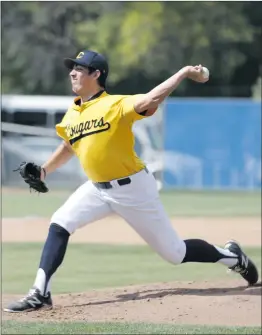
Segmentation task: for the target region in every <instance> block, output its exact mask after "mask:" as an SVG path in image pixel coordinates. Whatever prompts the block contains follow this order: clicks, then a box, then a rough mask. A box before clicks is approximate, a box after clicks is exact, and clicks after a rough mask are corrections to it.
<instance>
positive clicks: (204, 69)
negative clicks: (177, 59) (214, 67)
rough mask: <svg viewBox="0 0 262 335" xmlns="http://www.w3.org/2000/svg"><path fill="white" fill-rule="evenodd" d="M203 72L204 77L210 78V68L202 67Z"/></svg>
mask: <svg viewBox="0 0 262 335" xmlns="http://www.w3.org/2000/svg"><path fill="white" fill-rule="evenodd" d="M201 72H202V74H203V77H204V78H205V79H206V78H209V70H208V68H206V67H204V66H203V67H202V71H201Z"/></svg>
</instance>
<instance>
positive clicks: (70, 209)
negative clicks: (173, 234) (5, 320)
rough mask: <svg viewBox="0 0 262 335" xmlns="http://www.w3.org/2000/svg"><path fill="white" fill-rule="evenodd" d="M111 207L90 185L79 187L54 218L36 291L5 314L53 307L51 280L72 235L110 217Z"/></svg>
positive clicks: (34, 289)
mask: <svg viewBox="0 0 262 335" xmlns="http://www.w3.org/2000/svg"><path fill="white" fill-rule="evenodd" d="M110 212H111V208H110V206H109V205H108V204H107V203H106V202H105V201H104V200H103V199H102V198H101V197H100V193H99V191H98V190H97V189H96V188H95V187H94V186H93V184H92V183H91V182H89V181H88V182H86V183H85V184H83V185H82V186H80V187H79V188H78V189H77V190H76V191H75V192H74V193H73V194H72V195H71V196H70V197H69V198H68V200H67V201H66V202H65V204H64V205H63V206H62V207H60V208H59V209H58V211H57V212H56V213H55V214H54V215H53V216H52V219H51V225H50V228H49V232H48V236H47V239H46V242H45V244H44V248H43V252H42V256H41V260H40V265H39V269H38V271H37V275H36V279H35V283H34V286H33V288H32V289H31V290H30V291H29V293H28V295H26V296H25V297H24V298H23V299H21V300H19V301H16V302H13V303H11V304H10V305H9V306H8V307H7V308H5V309H4V311H6V312H24V311H26V312H27V311H30V310H36V309H39V308H43V307H49V308H50V307H52V300H51V294H50V280H51V277H52V275H53V274H54V273H55V272H56V270H57V269H58V267H59V266H60V265H61V263H62V262H63V259H64V256H65V253H66V249H67V244H68V240H69V237H70V235H71V234H72V233H73V232H74V231H75V230H76V229H78V228H80V227H83V226H84V225H86V224H88V223H91V222H94V221H97V220H99V219H102V218H103V217H106V216H107V215H108V214H110Z"/></svg>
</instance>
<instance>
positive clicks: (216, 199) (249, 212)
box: [2, 190, 261, 217]
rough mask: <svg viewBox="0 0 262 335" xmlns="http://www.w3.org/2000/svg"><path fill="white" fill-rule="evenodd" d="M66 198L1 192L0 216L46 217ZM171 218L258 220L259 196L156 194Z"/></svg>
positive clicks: (60, 194)
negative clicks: (203, 217) (0, 212)
mask: <svg viewBox="0 0 262 335" xmlns="http://www.w3.org/2000/svg"><path fill="white" fill-rule="evenodd" d="M69 195H70V192H69V191H66V192H62V191H60V192H56V191H52V190H51V192H50V193H47V194H40V195H37V194H36V193H29V191H27V190H24V191H22V192H19V193H15V192H11V191H10V190H9V191H5V190H4V191H3V193H2V216H3V217H25V216H41V217H50V216H51V215H52V213H53V212H54V211H55V210H56V209H57V208H58V207H60V205H62V204H63V202H64V201H65V200H66V199H67V198H68V196H69ZM160 197H161V200H162V201H163V204H164V206H165V208H166V210H167V212H168V214H169V215H172V216H222V217H223V216H227V217H230V216H246V217H250V216H258V217H260V216H261V194H260V192H250V193H249V192H204V191H202V192H189V191H188V192H187V191H168V192H162V193H161V194H160Z"/></svg>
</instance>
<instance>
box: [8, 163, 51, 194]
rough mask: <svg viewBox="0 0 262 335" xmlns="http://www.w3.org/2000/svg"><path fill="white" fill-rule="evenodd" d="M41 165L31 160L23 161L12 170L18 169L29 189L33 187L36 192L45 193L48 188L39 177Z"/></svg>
mask: <svg viewBox="0 0 262 335" xmlns="http://www.w3.org/2000/svg"><path fill="white" fill-rule="evenodd" d="M41 169H42V168H41V166H39V165H36V164H34V163H31V162H28V163H27V162H23V163H21V164H20V166H19V167H18V168H17V169H16V170H14V171H19V173H20V175H21V177H22V178H23V179H24V181H25V182H26V183H27V184H29V186H30V190H31V189H33V190H35V191H36V192H40V193H46V192H48V191H49V190H48V188H47V186H46V184H45V183H44V182H43V181H42V180H41V179H40V178H41Z"/></svg>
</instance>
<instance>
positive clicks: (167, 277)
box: [2, 243, 261, 294]
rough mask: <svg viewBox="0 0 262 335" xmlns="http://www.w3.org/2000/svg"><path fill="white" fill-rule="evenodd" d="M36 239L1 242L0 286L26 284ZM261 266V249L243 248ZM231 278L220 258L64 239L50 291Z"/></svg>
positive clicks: (17, 289) (22, 287)
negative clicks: (176, 258) (165, 256)
mask: <svg viewBox="0 0 262 335" xmlns="http://www.w3.org/2000/svg"><path fill="white" fill-rule="evenodd" d="M42 245H43V244H41V243H3V244H2V291H3V293H18V294H24V293H26V292H27V291H28V289H29V288H30V287H31V286H32V284H33V281H34V278H35V275H36V271H37V268H38V266H39V260H40V255H41V251H42ZM245 251H246V252H247V254H248V255H249V256H250V257H251V258H252V259H253V260H254V261H255V263H256V264H257V266H258V267H259V268H260V269H261V249H260V248H246V249H245ZM218 278H221V279H222V278H232V277H231V276H230V275H228V274H227V273H226V268H225V267H224V266H223V265H220V264H201V263H191V264H181V265H177V266H174V265H172V264H170V263H167V262H166V261H164V260H162V258H160V256H158V255H157V254H156V253H155V252H153V251H152V250H151V249H150V248H149V247H148V246H143V245H141V246H119V245H104V244H102V245H99V244H90V245H87V244H73V243H71V244H69V246H68V250H67V254H66V257H65V260H64V263H63V265H62V266H61V268H59V270H58V272H57V274H56V275H55V280H54V281H53V290H52V291H53V293H54V294H58V293H67V292H81V291H87V290H90V289H96V288H106V287H117V286H126V285H131V284H142V283H153V282H164V281H167V282H169V281H176V280H179V281H191V280H211V279H216V280H217V279H218Z"/></svg>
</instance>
